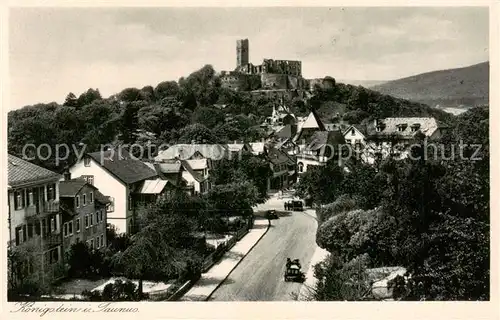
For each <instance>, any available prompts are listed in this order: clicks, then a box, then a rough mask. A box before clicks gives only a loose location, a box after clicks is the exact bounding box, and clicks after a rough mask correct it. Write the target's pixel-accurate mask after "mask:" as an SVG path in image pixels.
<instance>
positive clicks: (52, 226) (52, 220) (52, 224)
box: [50, 217, 56, 232]
mask: <svg viewBox="0 0 500 320" xmlns="http://www.w3.org/2000/svg"><path fill="white" fill-rule="evenodd" d="M50 231H51V232H54V231H56V218H55V217H51V218H50Z"/></svg>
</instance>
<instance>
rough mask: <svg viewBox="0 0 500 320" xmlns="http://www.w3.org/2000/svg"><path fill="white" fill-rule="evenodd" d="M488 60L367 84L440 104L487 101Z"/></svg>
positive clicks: (403, 95) (441, 106)
mask: <svg viewBox="0 0 500 320" xmlns="http://www.w3.org/2000/svg"><path fill="white" fill-rule="evenodd" d="M489 76H490V64H489V61H488V62H483V63H479V64H475V65H472V66H469V67H464V68H457V69H448V70H439V71H433V72H427V73H422V74H419V75H416V76H411V77H408V78H403V79H398V80H393V81H389V82H386V83H383V84H379V85H375V86H372V87H370V89H371V90H375V91H378V92H380V93H383V94H389V95H392V96H394V97H398V98H402V99H408V100H412V101H416V102H420V103H425V104H427V105H429V106H432V107H436V106H439V107H440V108H449V107H451V108H455V107H473V106H477V105H484V104H488V101H489Z"/></svg>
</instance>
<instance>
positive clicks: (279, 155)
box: [267, 148, 295, 164]
mask: <svg viewBox="0 0 500 320" xmlns="http://www.w3.org/2000/svg"><path fill="white" fill-rule="evenodd" d="M267 159H269V162H271V163H273V164H282V163H288V164H292V162H293V163H295V161H293V160H292V159H291V158H290V157H289V156H288V154H286V153H285V152H283V151H281V150H279V149H276V148H269V150H268V151H267Z"/></svg>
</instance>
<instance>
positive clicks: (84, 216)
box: [59, 173, 111, 252]
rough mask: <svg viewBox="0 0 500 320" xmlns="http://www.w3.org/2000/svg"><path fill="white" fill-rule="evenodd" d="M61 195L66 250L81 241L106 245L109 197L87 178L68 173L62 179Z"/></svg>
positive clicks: (97, 247) (91, 246)
mask: <svg viewBox="0 0 500 320" xmlns="http://www.w3.org/2000/svg"><path fill="white" fill-rule="evenodd" d="M59 199H60V203H61V205H60V207H61V215H62V234H63V248H64V251H65V252H68V251H69V250H70V249H71V246H72V245H73V244H75V243H78V242H85V243H87V245H88V247H89V248H90V249H95V250H99V249H102V248H105V247H106V245H107V239H106V224H107V215H106V206H107V205H109V204H110V203H111V202H110V201H109V199H108V197H106V196H104V195H103V194H102V193H101V192H99V190H98V189H97V188H96V187H95V186H93V185H91V184H90V183H88V182H87V181H85V180H84V179H82V178H77V179H71V176H70V174H69V173H65V174H64V181H61V182H60V183H59Z"/></svg>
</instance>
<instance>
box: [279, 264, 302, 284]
mask: <svg viewBox="0 0 500 320" xmlns="http://www.w3.org/2000/svg"><path fill="white" fill-rule="evenodd" d="M284 279H285V281H286V282H288V281H298V282H304V281H305V279H306V276H305V274H304V272H302V270H300V263H299V261H298V259H295V260H293V261H291V260H290V259H287V263H286V269H285V275H284Z"/></svg>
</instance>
